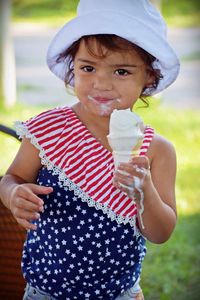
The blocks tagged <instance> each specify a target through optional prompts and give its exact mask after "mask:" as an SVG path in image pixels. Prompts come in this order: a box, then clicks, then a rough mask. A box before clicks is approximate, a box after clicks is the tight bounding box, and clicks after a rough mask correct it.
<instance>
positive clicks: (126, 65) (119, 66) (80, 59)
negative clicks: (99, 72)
mask: <svg viewBox="0 0 200 300" xmlns="http://www.w3.org/2000/svg"><path fill="white" fill-rule="evenodd" d="M77 61H78V62H82V63H87V64H93V65H97V63H96V62H95V61H91V60H88V59H83V58H78V59H77ZM109 66H110V67H116V68H137V67H140V66H141V65H133V64H111V65H109Z"/></svg>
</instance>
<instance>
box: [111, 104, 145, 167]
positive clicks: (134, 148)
mask: <svg viewBox="0 0 200 300" xmlns="http://www.w3.org/2000/svg"><path fill="white" fill-rule="evenodd" d="M143 127H144V125H143V122H142V120H141V118H140V117H139V116H138V115H137V114H135V113H133V112H131V111H130V110H129V109H126V110H116V109H115V110H114V111H113V112H112V114H111V118H110V126H109V135H108V136H107V138H108V142H109V144H110V146H111V148H112V150H113V157H114V162H115V167H117V166H118V164H119V163H120V162H128V161H129V159H130V157H131V155H136V154H139V150H140V147H141V144H142V140H143V132H142V131H143Z"/></svg>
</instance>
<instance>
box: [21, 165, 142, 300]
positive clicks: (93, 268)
mask: <svg viewBox="0 0 200 300" xmlns="http://www.w3.org/2000/svg"><path fill="white" fill-rule="evenodd" d="M38 183H39V184H40V185H45V186H52V187H53V188H54V192H53V193H51V194H49V195H47V196H42V198H43V199H44V202H45V205H44V212H43V213H41V218H40V219H39V220H38V221H36V222H35V223H36V224H37V225H38V228H37V230H36V231H29V232H28V235H27V240H26V242H25V245H24V251H23V259H22V270H23V274H24V277H25V279H26V281H27V282H28V283H29V284H30V285H32V286H33V287H36V288H39V289H41V290H43V291H45V292H46V293H49V294H50V295H51V296H53V297H55V298H56V299H59V300H72V299H73V300H75V299H78V300H81V299H84V300H86V299H88V300H91V299H92V300H96V299H103V300H112V299H115V298H116V297H117V296H118V295H119V294H120V293H122V292H124V291H125V290H127V289H129V288H130V287H132V286H133V285H134V283H135V282H136V280H137V279H138V277H139V276H140V272H141V263H142V260H143V258H144V256H145V254H146V247H145V239H144V238H143V237H142V236H139V237H136V236H135V235H134V228H133V227H131V226H130V225H129V224H127V225H124V224H117V222H116V221H111V220H110V219H109V218H108V217H107V215H105V214H103V212H102V211H101V210H96V209H95V208H94V207H89V206H88V204H87V203H85V202H82V201H81V199H80V198H78V197H77V196H75V195H74V192H73V191H70V190H68V188H67V187H63V186H62V183H60V182H59V180H58V176H57V175H53V174H52V171H48V170H47V169H46V168H43V169H41V170H40V173H39V177H38Z"/></svg>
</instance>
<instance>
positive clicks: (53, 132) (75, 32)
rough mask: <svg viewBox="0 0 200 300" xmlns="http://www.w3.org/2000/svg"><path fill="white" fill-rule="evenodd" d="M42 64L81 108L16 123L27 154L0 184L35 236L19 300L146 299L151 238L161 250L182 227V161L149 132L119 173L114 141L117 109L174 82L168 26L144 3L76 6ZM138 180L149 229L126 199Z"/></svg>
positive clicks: (86, 1) (30, 238) (86, 0)
mask: <svg viewBox="0 0 200 300" xmlns="http://www.w3.org/2000/svg"><path fill="white" fill-rule="evenodd" d="M47 63H48V65H49V67H50V69H51V70H52V72H54V73H55V74H56V75H57V76H59V77H60V78H61V79H62V80H64V81H65V83H66V85H70V86H72V87H73V88H74V91H75V94H76V96H77V100H78V101H77V103H75V104H74V105H73V106H72V107H62V108H55V109H52V110H50V111H47V112H44V113H41V114H40V115H38V116H36V117H34V118H32V119H31V120H29V121H27V122H24V123H18V125H17V130H18V133H19V135H21V136H23V137H24V138H23V141H22V145H21V147H20V149H19V152H18V153H17V155H16V158H15V160H14V161H13V163H12V164H11V166H10V167H9V169H8V171H7V173H6V175H5V176H4V178H3V179H2V181H1V184H0V197H1V199H2V201H3V203H4V204H5V205H6V206H7V207H8V208H9V209H10V210H11V212H12V214H13V216H14V217H15V218H16V220H17V221H18V223H19V224H21V225H22V226H23V227H25V228H26V229H27V230H28V233H27V239H26V242H25V245H24V251H23V258H22V270H23V274H24V277H25V279H26V281H27V287H26V291H25V295H24V300H26V299H51V300H54V299H60V300H64V299H66V300H72V299H79V300H81V299H92V300H96V299H104V300H110V299H117V300H129V299H137V300H142V299H144V298H143V294H142V290H141V288H140V286H139V280H140V273H141V264H142V261H143V259H144V256H145V253H146V248H145V240H146V239H148V240H150V241H151V242H153V243H163V242H165V241H166V240H167V239H169V237H170V235H171V234H172V232H173V229H174V227H175V224H176V205H175V192H174V186H175V173H176V155H175V151H174V148H173V146H172V145H171V143H170V142H168V141H167V140H166V139H165V138H163V137H161V136H159V135H158V134H156V133H154V130H153V129H152V128H149V127H146V128H145V129H144V140H143V144H142V146H141V151H140V155H139V156H135V157H133V158H132V159H131V161H130V162H129V163H121V164H120V166H119V168H118V170H117V171H115V172H114V162H113V158H112V153H111V151H112V150H111V148H110V146H109V144H108V140H107V135H108V130H109V120H110V115H111V113H112V111H113V110H114V109H118V110H123V109H128V108H129V109H131V108H132V107H133V106H134V104H135V103H136V101H137V99H138V98H142V99H144V100H145V97H146V96H148V95H152V94H155V93H158V92H159V91H161V90H163V89H165V88H166V87H167V86H169V85H170V84H171V83H172V82H173V81H174V80H175V79H176V77H177V74H178V71H179V61H178V59H177V57H176V55H175V53H174V52H173V50H172V49H171V47H170V46H169V44H168V42H167V40H166V37H165V24H164V21H163V19H162V17H161V16H160V14H159V13H158V12H157V11H156V10H155V9H154V7H153V6H152V5H151V4H150V3H149V2H148V1H147V0H140V1H137V0H124V1H121V0H109V1H108V0H102V1H98V0H81V1H80V3H79V6H78V16H77V17H76V18H74V19H73V20H71V21H70V22H69V23H67V24H66V25H65V26H64V27H63V28H62V29H61V30H60V31H59V32H58V34H57V35H56V37H55V38H54V39H53V41H52V43H51V45H50V47H49V50H48V53H47ZM141 169H142V170H145V172H143V173H141ZM134 177H138V178H140V179H141V178H142V179H143V180H142V189H143V193H144V213H143V223H144V228H143V227H142V226H141V223H140V220H139V219H138V218H137V214H138V211H139V209H140V205H139V201H138V200H137V199H136V200H135V201H133V200H132V199H130V198H129V187H131V185H133V184H132V183H133V182H134ZM127 185H128V187H127V188H126V186H127ZM132 187H134V186H132ZM122 203H123V209H121V206H122Z"/></svg>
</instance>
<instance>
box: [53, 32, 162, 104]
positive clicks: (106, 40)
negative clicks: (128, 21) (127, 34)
mask: <svg viewBox="0 0 200 300" xmlns="http://www.w3.org/2000/svg"><path fill="white" fill-rule="evenodd" d="M82 40H84V42H85V43H86V46H87V49H88V52H89V53H90V54H91V55H92V56H94V57H102V58H104V57H106V53H105V51H104V49H105V48H106V49H107V50H108V51H109V50H111V51H124V50H128V51H129V50H130V51H131V50H133V49H134V50H135V51H136V52H137V53H138V55H139V56H140V57H141V59H142V60H143V61H144V63H145V64H146V66H147V67H148V71H149V72H150V73H151V74H152V75H153V76H154V78H155V80H154V83H153V84H152V85H151V87H145V88H144V89H143V91H142V93H141V95H140V99H141V100H142V101H143V102H145V104H146V105H147V106H148V101H147V99H146V97H148V96H150V94H149V95H148V94H144V92H145V90H146V88H148V89H149V91H151V90H154V89H156V87H157V86H158V83H159V81H160V79H162V78H163V76H162V74H161V72H160V70H158V69H154V68H153V62H154V61H156V58H155V57H154V56H153V55H151V54H149V53H148V52H147V51H145V50H144V49H142V48H140V47H139V46H137V45H135V44H133V43H131V42H129V41H127V40H126V39H124V38H121V37H119V36H117V35H114V34H97V35H87V36H83V37H81V38H80V39H79V40H77V41H75V42H74V43H73V44H72V45H71V46H70V47H69V48H67V49H66V50H65V51H63V52H62V53H60V54H59V55H58V57H57V59H56V63H59V62H65V63H66V64H68V68H66V69H67V72H66V74H65V85H66V86H68V85H69V83H70V81H71V80H72V79H73V77H74V73H73V71H74V65H73V61H74V59H75V56H76V53H77V51H78V49H79V46H80V42H81V41H82ZM94 40H95V41H97V45H98V50H99V51H98V54H97V53H96V52H95V51H94V50H93V48H92V46H91V41H94Z"/></svg>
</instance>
